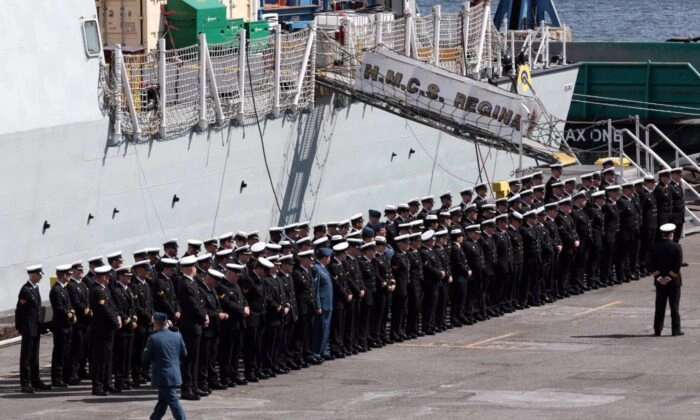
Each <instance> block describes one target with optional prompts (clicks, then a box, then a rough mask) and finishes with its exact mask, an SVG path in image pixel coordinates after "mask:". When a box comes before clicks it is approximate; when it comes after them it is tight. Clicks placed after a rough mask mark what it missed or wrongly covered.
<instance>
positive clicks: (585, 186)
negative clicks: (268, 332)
mask: <svg viewBox="0 0 700 420" xmlns="http://www.w3.org/2000/svg"><path fill="white" fill-rule="evenodd" d="M578 190H579V191H583V192H585V193H586V195H587V196H588V197H590V196H591V194H593V193H594V192H596V191H598V189H597V188H596V187H595V186H594V185H593V172H591V173H588V174H583V175H581V185H580V186H579V187H578Z"/></svg>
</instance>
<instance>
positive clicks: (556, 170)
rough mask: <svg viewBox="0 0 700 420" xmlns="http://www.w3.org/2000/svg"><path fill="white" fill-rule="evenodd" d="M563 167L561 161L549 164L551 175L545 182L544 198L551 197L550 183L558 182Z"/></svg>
mask: <svg viewBox="0 0 700 420" xmlns="http://www.w3.org/2000/svg"><path fill="white" fill-rule="evenodd" d="M563 168H564V165H562V164H561V163H554V164H551V165H549V169H550V170H551V171H552V176H550V177H549V179H548V180H547V183H546V184H545V191H544V198H545V200H547V201H549V199H550V198H551V197H552V184H554V183H558V182H560V180H561V174H562V170H563Z"/></svg>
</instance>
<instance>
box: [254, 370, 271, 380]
mask: <svg viewBox="0 0 700 420" xmlns="http://www.w3.org/2000/svg"><path fill="white" fill-rule="evenodd" d="M255 376H257V377H258V379H262V380H265V379H270V375H269V374H268V373H267V372H264V371H263V372H258V373H256V374H255Z"/></svg>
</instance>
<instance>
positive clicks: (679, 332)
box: [671, 331, 685, 337]
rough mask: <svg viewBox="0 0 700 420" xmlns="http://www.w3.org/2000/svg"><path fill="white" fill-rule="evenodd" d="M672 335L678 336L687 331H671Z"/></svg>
mask: <svg viewBox="0 0 700 420" xmlns="http://www.w3.org/2000/svg"><path fill="white" fill-rule="evenodd" d="M671 335H672V336H674V337H676V336H679V335H685V333H684V332H683V331H676V332H674V333H671Z"/></svg>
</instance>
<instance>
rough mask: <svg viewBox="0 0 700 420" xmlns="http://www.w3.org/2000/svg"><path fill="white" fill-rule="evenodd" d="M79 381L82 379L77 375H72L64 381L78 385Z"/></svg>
mask: <svg viewBox="0 0 700 420" xmlns="http://www.w3.org/2000/svg"><path fill="white" fill-rule="evenodd" d="M81 381H82V379H80V377H79V376H74V377H72V378H68V380H67V381H66V383H67V384H68V385H79V384H80V382H81Z"/></svg>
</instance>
